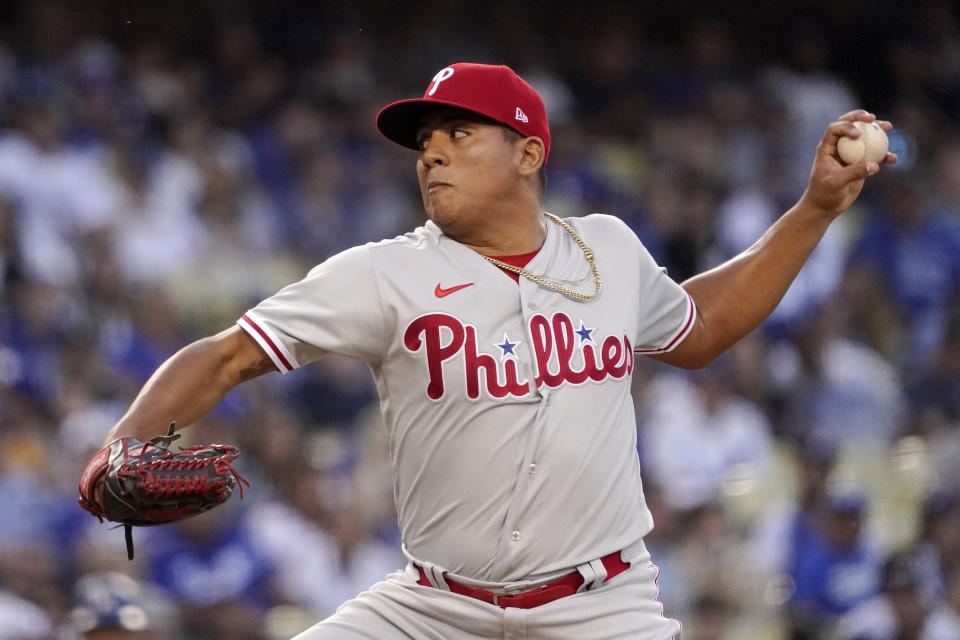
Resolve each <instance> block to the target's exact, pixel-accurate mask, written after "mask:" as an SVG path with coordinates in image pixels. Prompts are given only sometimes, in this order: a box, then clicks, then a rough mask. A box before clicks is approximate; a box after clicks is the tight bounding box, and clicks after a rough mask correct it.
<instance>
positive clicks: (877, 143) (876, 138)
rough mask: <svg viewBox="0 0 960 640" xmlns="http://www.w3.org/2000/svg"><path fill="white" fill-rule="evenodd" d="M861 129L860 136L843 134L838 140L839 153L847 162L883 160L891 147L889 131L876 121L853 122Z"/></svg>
mask: <svg viewBox="0 0 960 640" xmlns="http://www.w3.org/2000/svg"><path fill="white" fill-rule="evenodd" d="M853 124H854V126H855V127H857V129H859V130H860V137H859V138H848V137H847V136H843V137H842V138H840V140H838V141H837V154H838V155H839V156H840V159H841V160H843V161H844V162H845V163H847V164H854V163H856V162H860V160H865V161H866V162H877V163H879V162H881V161H883V159H884V157H886V155H887V150H888V149H889V148H890V141H889V140H888V139H887V132H886V131H884V130H883V128H882V127H881V126H880V125H879V124H877V123H876V122H861V121H857V122H854V123H853Z"/></svg>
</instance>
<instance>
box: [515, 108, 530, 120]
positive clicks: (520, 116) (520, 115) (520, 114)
mask: <svg viewBox="0 0 960 640" xmlns="http://www.w3.org/2000/svg"><path fill="white" fill-rule="evenodd" d="M516 119H517V120H519V121H520V122H530V118H528V117H527V114H525V113H524V112H523V109H521V108H520V107H517V118H516Z"/></svg>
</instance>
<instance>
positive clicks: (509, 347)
mask: <svg viewBox="0 0 960 640" xmlns="http://www.w3.org/2000/svg"><path fill="white" fill-rule="evenodd" d="M519 344H520V341H519V340H518V341H517V342H510V336H508V335H507V332H506V331H504V332H503V342H502V343H500V344H495V345H494V346H496V347H497V348H498V349H500V359H501V360H503V359H504V358H509V357H511V356H513V357H514V358H516V357H517V352H516V351H515V349H516V347H517V345H519Z"/></svg>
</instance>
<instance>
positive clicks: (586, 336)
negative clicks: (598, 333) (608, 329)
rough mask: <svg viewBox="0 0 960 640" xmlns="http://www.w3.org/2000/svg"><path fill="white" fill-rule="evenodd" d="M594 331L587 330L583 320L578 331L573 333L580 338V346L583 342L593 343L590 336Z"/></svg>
mask: <svg viewBox="0 0 960 640" xmlns="http://www.w3.org/2000/svg"><path fill="white" fill-rule="evenodd" d="M595 330H596V329H588V328H587V326H586V325H585V324H583V320H581V321H580V330H579V331H574V333H576V334H577V335H578V336H580V344H583V343H584V342H593V336H592V335H591V334H592V333H593V332H594V331H595Z"/></svg>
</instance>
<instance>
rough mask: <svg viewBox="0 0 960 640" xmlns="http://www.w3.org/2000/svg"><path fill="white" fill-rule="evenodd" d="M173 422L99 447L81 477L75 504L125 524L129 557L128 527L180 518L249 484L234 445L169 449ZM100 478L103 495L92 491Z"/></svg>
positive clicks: (100, 517) (187, 516)
mask: <svg viewBox="0 0 960 640" xmlns="http://www.w3.org/2000/svg"><path fill="white" fill-rule="evenodd" d="M173 431H174V425H173V424H171V425H170V431H169V433H168V434H167V435H165V436H157V437H156V438H153V439H151V440H150V441H148V442H141V441H139V440H137V439H136V438H132V437H125V438H120V439H118V440H114V441H113V442H111V443H110V444H108V445H107V446H105V447H104V448H103V449H101V450H100V451H99V452H98V453H97V454H96V455H95V456H94V457H93V459H92V460H90V462H89V464H87V468H86V469H84V471H83V475H82V476H81V477H80V498H79V499H78V502H79V503H80V506H82V507H83V508H84V509H86V510H87V511H89V512H90V513H92V514H93V515H95V516H96V517H97V518H99V519H100V521H101V522H103V520H104V519H107V520H110V521H112V522H119V523H121V524H123V525H124V528H125V533H126V541H127V557H128V558H130V559H131V560H132V559H133V535H132V527H133V526H151V525H158V524H166V523H168V522H174V521H176V520H183V519H184V518H189V517H190V516H195V515H197V514H199V513H203V512H204V511H207V510H208V509H212V508H213V507H215V506H217V505H219V504H223V503H224V502H226V501H227V499H228V498H229V497H230V495H231V494H232V493H233V489H234V487H236V486H239V488H240V497H241V498H242V497H243V485H244V484H246V485H247V486H249V485H250V483H249V482H247V481H246V480H245V479H244V478H243V476H241V475H240V474H239V473H237V471H236V469H234V468H233V464H232V463H233V461H234V459H235V458H236V457H237V456H238V455H239V451H237V448H236V447H233V446H231V445H227V444H210V445H203V446H198V447H190V448H187V449H180V450H179V451H170V450H169V447H170V443H171V442H173V441H174V440H176V439H178V438H179V437H180V434H179V433H178V434H174V432H173ZM101 478H102V479H103V494H102V496H97V495H95V491H96V487H97V485H98V483H99V481H100V479H101Z"/></svg>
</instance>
